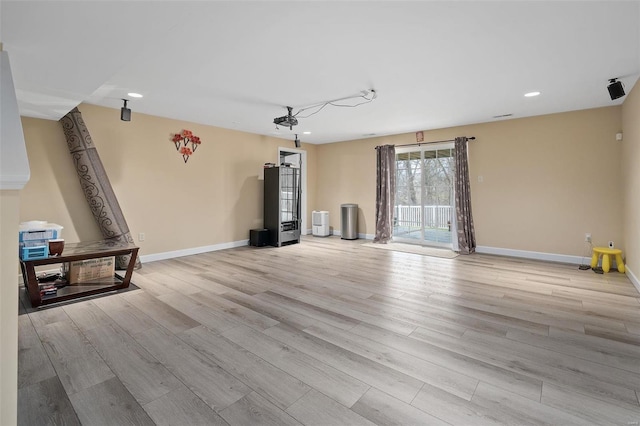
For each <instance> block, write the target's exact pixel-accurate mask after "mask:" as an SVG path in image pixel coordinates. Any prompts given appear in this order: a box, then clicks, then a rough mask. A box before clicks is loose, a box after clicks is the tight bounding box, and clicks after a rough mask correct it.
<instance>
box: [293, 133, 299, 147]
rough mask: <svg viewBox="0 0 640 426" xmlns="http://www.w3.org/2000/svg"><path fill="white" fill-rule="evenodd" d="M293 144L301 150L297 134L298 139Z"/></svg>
mask: <svg viewBox="0 0 640 426" xmlns="http://www.w3.org/2000/svg"><path fill="white" fill-rule="evenodd" d="M293 143H294V144H295V145H296V148H300V139H298V134H297V133H296V139H295V140H294V141H293Z"/></svg>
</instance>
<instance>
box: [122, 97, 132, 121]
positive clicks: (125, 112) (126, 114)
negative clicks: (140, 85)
mask: <svg viewBox="0 0 640 426" xmlns="http://www.w3.org/2000/svg"><path fill="white" fill-rule="evenodd" d="M122 100H123V101H124V106H123V107H122V108H120V120H122V121H131V110H130V109H129V108H127V102H128V100H127V99H122Z"/></svg>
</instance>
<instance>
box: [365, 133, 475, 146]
mask: <svg viewBox="0 0 640 426" xmlns="http://www.w3.org/2000/svg"><path fill="white" fill-rule="evenodd" d="M467 140H470V141H474V140H476V137H475V136H469V137H468V138H467ZM455 141H456V140H455V139H448V140H446V141H432V142H416V143H406V144H404V145H394V146H396V147H399V146H414V145H415V146H420V145H429V144H432V143H445V142H455ZM377 148H379V146H376V149H377Z"/></svg>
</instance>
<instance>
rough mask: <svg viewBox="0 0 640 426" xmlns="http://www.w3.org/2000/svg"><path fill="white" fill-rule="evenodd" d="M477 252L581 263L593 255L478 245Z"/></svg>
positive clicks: (589, 260) (587, 260)
mask: <svg viewBox="0 0 640 426" xmlns="http://www.w3.org/2000/svg"><path fill="white" fill-rule="evenodd" d="M476 252H478V253H485V254H496V255H499V256H511V257H522V258H524V259H534V260H545V261H548V262H561V263H573V264H576V265H580V264H582V263H586V264H589V263H590V262H591V256H590V255H589V256H586V257H581V256H570V255H568V254H556V253H543V252H538V251H527V250H513V249H506V248H499V247H487V246H477V247H476Z"/></svg>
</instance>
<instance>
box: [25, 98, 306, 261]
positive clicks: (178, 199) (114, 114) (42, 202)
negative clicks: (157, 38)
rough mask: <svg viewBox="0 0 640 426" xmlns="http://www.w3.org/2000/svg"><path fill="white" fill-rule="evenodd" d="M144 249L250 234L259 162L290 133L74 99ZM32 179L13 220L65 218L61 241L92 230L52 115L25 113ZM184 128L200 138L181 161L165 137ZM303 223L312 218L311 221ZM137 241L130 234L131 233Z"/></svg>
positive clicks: (257, 220) (257, 221)
mask: <svg viewBox="0 0 640 426" xmlns="http://www.w3.org/2000/svg"><path fill="white" fill-rule="evenodd" d="M79 109H80V111H81V112H82V116H83V119H84V121H85V123H86V124H87V127H88V129H89V132H90V133H91V136H92V139H93V141H94V144H95V146H96V148H97V149H98V152H99V153H100V157H101V159H102V162H103V164H104V167H105V169H106V171H107V174H108V176H109V179H110V181H111V184H112V186H113V188H114V191H115V193H116V195H117V197H118V201H119V203H120V206H121V208H122V210H123V212H124V215H125V218H126V220H127V223H128V225H129V228H130V230H131V233H132V235H133V237H134V239H135V240H136V244H138V245H139V246H140V248H141V254H142V255H149V254H157V253H164V252H169V251H175V250H182V249H190V248H196V247H203V246H209V245H215V244H221V243H229V242H233V241H240V240H244V239H247V238H248V237H249V230H250V229H252V228H258V227H261V226H262V199H263V189H262V188H263V186H262V185H263V181H260V180H258V173H259V171H260V167H262V165H263V164H264V163H265V162H275V161H276V159H277V151H278V147H280V146H284V147H291V148H293V141H291V140H283V139H277V138H270V137H265V136H259V135H254V134H249V133H244V132H238V131H234V130H226V129H221V128H216V127H211V126H204V125H199V124H194V123H188V122H183V121H177V120H170V119H165V118H161V117H154V116H149V115H144V114H136V113H135V112H134V113H133V117H132V121H131V122H122V121H120V116H119V111H117V110H114V109H110V108H103V107H98V106H94V105H87V104H83V105H81V106H80V107H79ZM23 127H24V133H25V140H26V143H27V152H28V156H29V163H30V166H31V171H32V179H31V181H30V182H29V183H28V184H27V185H26V186H25V188H24V190H23V191H22V193H21V215H20V219H21V221H27V220H34V219H41V220H48V221H50V222H54V223H58V224H60V225H62V226H64V230H63V234H62V235H63V237H64V238H65V240H67V241H68V242H74V241H81V240H84V241H86V240H91V239H99V238H100V233H99V231H98V229H97V226H96V224H95V222H94V219H93V216H92V215H91V213H90V211H89V208H88V206H87V203H86V201H85V200H84V195H83V194H82V191H81V189H80V184H79V182H78V178H77V176H76V172H75V170H74V168H73V164H72V161H71V156H70V155H69V153H68V150H67V147H66V142H65V138H64V134H63V132H62V127H61V125H60V124H59V123H58V122H54V121H48V120H41V119H34V118H23ZM182 129H189V130H191V131H193V132H194V134H195V135H197V136H199V137H200V138H201V140H202V145H201V146H200V147H199V148H198V149H197V151H196V152H195V153H194V155H193V156H192V157H191V158H190V159H189V161H188V162H187V163H186V164H185V163H184V161H183V160H182V157H181V156H180V155H179V153H178V152H177V151H176V149H175V146H174V144H173V143H172V142H171V141H170V136H171V134H173V133H177V132H180V131H181V130H182ZM302 148H303V149H305V150H307V159H308V179H309V182H310V185H309V187H308V189H307V197H308V198H307V200H308V212H309V214H308V217H309V218H308V221H309V224H310V223H311V222H310V212H311V210H312V206H313V204H314V202H315V185H314V184H313V182H315V173H316V170H315V168H316V159H315V154H316V147H315V146H314V145H308V144H304V143H303V145H302ZM309 226H310V225H309ZM140 232H144V233H145V236H146V238H145V241H143V242H137V236H138V233H140Z"/></svg>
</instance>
